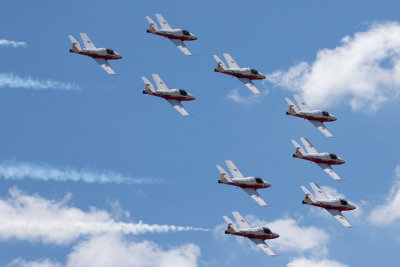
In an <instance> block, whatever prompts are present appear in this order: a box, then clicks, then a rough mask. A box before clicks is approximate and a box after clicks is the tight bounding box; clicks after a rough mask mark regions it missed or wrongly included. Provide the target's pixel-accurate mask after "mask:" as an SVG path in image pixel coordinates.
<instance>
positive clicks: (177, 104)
mask: <svg viewBox="0 0 400 267" xmlns="http://www.w3.org/2000/svg"><path fill="white" fill-rule="evenodd" d="M166 100H167V101H168V103H170V104H171V105H172V106H173V107H174V108H175V109H176V110H177V111H178V112H179V113H181V114H182V115H183V116H185V117H189V113H188V112H187V111H186V109H185V108H184V107H183V106H182V104H181V102H179V101H178V100H175V99H166Z"/></svg>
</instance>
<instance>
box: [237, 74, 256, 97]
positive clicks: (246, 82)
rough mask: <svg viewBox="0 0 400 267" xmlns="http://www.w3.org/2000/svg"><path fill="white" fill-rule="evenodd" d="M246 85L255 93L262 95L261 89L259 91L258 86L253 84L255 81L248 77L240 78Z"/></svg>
mask: <svg viewBox="0 0 400 267" xmlns="http://www.w3.org/2000/svg"><path fill="white" fill-rule="evenodd" d="M238 79H239V80H240V81H241V82H242V83H244V85H245V86H246V87H247V88H249V89H250V90H251V91H252V92H253V93H254V94H256V95H261V93H260V91H258V89H257V87H256V86H255V85H254V84H253V82H252V81H251V80H250V79H248V78H238Z"/></svg>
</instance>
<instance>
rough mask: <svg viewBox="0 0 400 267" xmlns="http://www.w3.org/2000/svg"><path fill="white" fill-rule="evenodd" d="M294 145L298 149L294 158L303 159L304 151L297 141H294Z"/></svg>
mask: <svg viewBox="0 0 400 267" xmlns="http://www.w3.org/2000/svg"><path fill="white" fill-rule="evenodd" d="M292 144H293V145H294V146H295V147H296V152H294V154H293V157H301V156H303V155H304V154H305V152H304V149H303V148H302V147H301V146H300V145H299V144H298V143H297V142H296V141H294V140H292Z"/></svg>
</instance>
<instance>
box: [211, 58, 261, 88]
mask: <svg viewBox="0 0 400 267" xmlns="http://www.w3.org/2000/svg"><path fill="white" fill-rule="evenodd" d="M213 57H214V59H215V60H216V61H217V63H218V65H217V67H216V68H215V69H214V71H215V72H220V73H224V74H228V75H232V76H235V77H236V78H238V79H239V80H240V81H241V82H242V83H244V85H246V87H247V88H249V89H250V90H251V91H252V92H253V93H254V94H257V95H260V94H261V93H260V91H258V89H257V88H256V87H255V86H254V84H253V82H252V81H251V80H263V79H265V75H264V74H262V73H260V72H258V71H257V70H255V69H250V68H240V67H239V65H238V64H237V63H236V61H234V60H233V58H232V57H231V55H229V54H227V53H225V54H224V57H225V59H226V62H227V63H228V66H229V68H227V67H226V65H225V63H224V62H222V60H221V59H220V58H219V57H217V56H216V55H213Z"/></svg>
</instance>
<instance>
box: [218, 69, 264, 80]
mask: <svg viewBox="0 0 400 267" xmlns="http://www.w3.org/2000/svg"><path fill="white" fill-rule="evenodd" d="M217 72H220V73H223V74H227V75H231V76H233V77H236V78H246V79H249V80H264V79H265V78H261V77H254V76H249V75H243V74H236V73H228V72H222V71H217Z"/></svg>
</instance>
